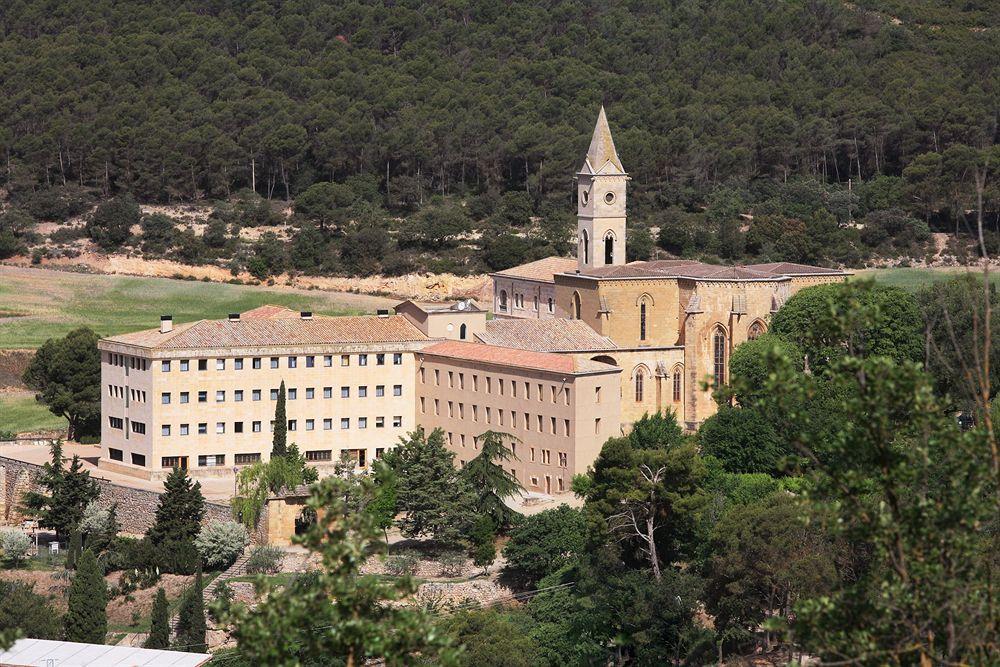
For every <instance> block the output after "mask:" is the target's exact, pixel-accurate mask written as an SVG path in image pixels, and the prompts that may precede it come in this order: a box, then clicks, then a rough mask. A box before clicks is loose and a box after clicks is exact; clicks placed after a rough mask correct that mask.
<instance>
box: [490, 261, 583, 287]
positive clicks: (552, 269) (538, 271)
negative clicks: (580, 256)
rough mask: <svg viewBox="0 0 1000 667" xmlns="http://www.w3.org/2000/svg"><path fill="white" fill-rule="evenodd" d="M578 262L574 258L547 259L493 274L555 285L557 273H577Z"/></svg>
mask: <svg viewBox="0 0 1000 667" xmlns="http://www.w3.org/2000/svg"><path fill="white" fill-rule="evenodd" d="M576 267H577V261H576V260H575V259H573V258H572V257H554V256H553V257H546V258H545V259H539V260H536V261H534V262H528V263H527V264H521V265H520V266H512V267H510V268H509V269H504V270H503V271H497V272H496V273H494V274H492V275H494V276H501V277H503V278H520V279H521V280H534V281H535V282H540V283H554V282H555V279H554V278H553V276H555V274H557V273H570V272H571V271H575V270H576Z"/></svg>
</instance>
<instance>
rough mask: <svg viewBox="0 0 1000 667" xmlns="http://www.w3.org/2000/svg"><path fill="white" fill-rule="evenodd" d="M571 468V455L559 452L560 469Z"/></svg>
mask: <svg viewBox="0 0 1000 667" xmlns="http://www.w3.org/2000/svg"><path fill="white" fill-rule="evenodd" d="M567 466H569V455H568V454H566V452H559V467H560V468H565V467H567Z"/></svg>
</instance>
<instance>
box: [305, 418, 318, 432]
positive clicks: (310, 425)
mask: <svg viewBox="0 0 1000 667" xmlns="http://www.w3.org/2000/svg"><path fill="white" fill-rule="evenodd" d="M306 430H307V431H315V430H316V420H315V419H307V420H306Z"/></svg>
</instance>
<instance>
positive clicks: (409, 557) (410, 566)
mask: <svg viewBox="0 0 1000 667" xmlns="http://www.w3.org/2000/svg"><path fill="white" fill-rule="evenodd" d="M385 571H386V572H388V573H389V574H391V575H392V576H394V577H403V576H412V575H413V573H414V572H416V571H417V557H416V556H414V555H413V554H412V553H409V552H407V551H404V552H402V553H398V554H393V555H391V556H387V557H386V559H385Z"/></svg>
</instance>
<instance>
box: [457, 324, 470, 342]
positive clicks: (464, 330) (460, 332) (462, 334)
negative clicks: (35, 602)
mask: <svg viewBox="0 0 1000 667" xmlns="http://www.w3.org/2000/svg"><path fill="white" fill-rule="evenodd" d="M467 333H468V327H467V326H466V325H464V324H463V325H462V326H460V327H459V328H458V337H459V338H461V339H462V340H465V336H466V334H467Z"/></svg>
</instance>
